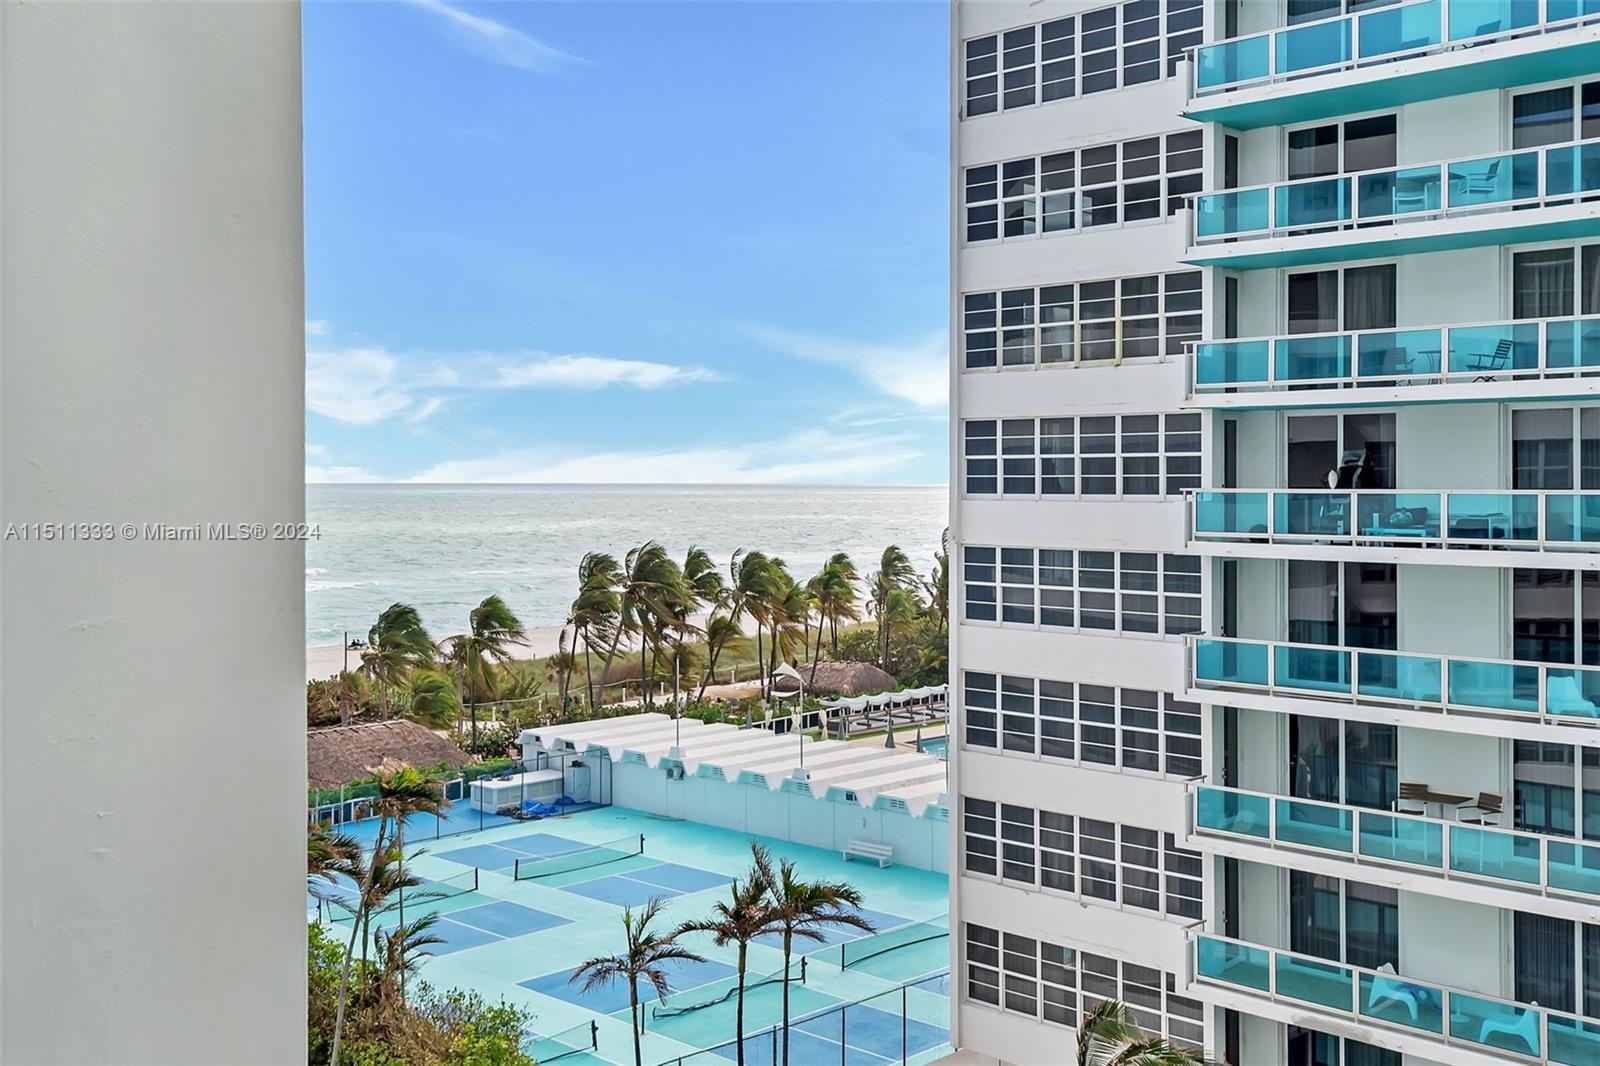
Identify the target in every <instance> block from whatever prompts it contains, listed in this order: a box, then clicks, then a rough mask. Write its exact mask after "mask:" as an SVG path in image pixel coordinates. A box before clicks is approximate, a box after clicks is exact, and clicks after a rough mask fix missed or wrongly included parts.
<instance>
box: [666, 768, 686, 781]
mask: <svg viewBox="0 0 1600 1066" xmlns="http://www.w3.org/2000/svg"><path fill="white" fill-rule="evenodd" d="M667 780H668V781H682V780H683V767H681V766H669V767H667Z"/></svg>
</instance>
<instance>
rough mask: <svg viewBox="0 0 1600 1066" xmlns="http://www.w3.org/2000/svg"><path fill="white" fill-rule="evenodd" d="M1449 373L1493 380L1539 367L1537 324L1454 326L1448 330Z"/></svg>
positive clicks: (1503, 323) (1504, 323) (1512, 323)
mask: <svg viewBox="0 0 1600 1066" xmlns="http://www.w3.org/2000/svg"><path fill="white" fill-rule="evenodd" d="M1449 368H1450V373H1452V374H1473V375H1479V376H1483V377H1492V376H1494V375H1495V374H1503V373H1508V372H1513V371H1518V370H1523V371H1526V370H1537V369H1538V368H1539V324H1538V323H1537V322H1501V323H1498V324H1496V325H1492V326H1455V327H1452V328H1451V330H1450V358H1449Z"/></svg>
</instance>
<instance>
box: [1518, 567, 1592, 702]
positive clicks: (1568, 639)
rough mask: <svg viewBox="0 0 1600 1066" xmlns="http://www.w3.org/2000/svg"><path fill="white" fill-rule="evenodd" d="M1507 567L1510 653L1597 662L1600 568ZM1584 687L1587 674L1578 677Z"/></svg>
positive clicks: (1543, 659)
mask: <svg viewBox="0 0 1600 1066" xmlns="http://www.w3.org/2000/svg"><path fill="white" fill-rule="evenodd" d="M1578 573H1579V574H1581V575H1582V576H1581V577H1579V576H1578V574H1575V573H1574V572H1573V571H1571V570H1534V569H1530V568H1524V567H1517V568H1516V569H1514V570H1512V571H1511V655H1512V658H1515V659H1521V660H1524V661H1526V662H1541V663H1574V664H1579V663H1581V664H1582V665H1585V666H1600V573H1596V572H1595V571H1593V570H1584V571H1579V572H1578ZM1578 683H1579V685H1580V686H1582V687H1583V688H1585V689H1587V688H1588V687H1589V683H1588V680H1587V678H1582V677H1580V678H1579V681H1578Z"/></svg>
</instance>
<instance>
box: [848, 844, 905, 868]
mask: <svg viewBox="0 0 1600 1066" xmlns="http://www.w3.org/2000/svg"><path fill="white" fill-rule="evenodd" d="M843 854H844V861H845V862H849V861H850V860H851V859H854V858H862V859H871V860H872V861H874V862H876V863H877V864H878V869H880V870H881V869H883V868H884V867H885V866H888V865H889V863H890V862H892V861H893V860H894V848H892V847H890V846H889V845H888V844H875V843H873V842H872V841H870V840H852V841H850V843H848V844H846V845H845V846H844V852H843Z"/></svg>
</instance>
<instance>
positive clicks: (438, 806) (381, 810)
mask: <svg viewBox="0 0 1600 1066" xmlns="http://www.w3.org/2000/svg"><path fill="white" fill-rule="evenodd" d="M373 778H374V781H375V783H376V784H377V788H378V794H377V796H376V797H374V799H373V801H372V806H373V808H374V809H375V810H376V811H377V812H378V832H377V835H376V837H374V838H373V844H372V854H373V856H374V861H372V862H369V863H367V868H366V871H365V875H364V876H363V877H362V879H361V891H360V892H359V893H358V894H357V896H356V913H355V918H354V920H353V921H352V922H351V928H350V942H349V943H348V944H347V945H345V949H344V967H343V969H342V970H341V972H340V974H339V1007H338V1012H337V1013H336V1014H335V1016H334V1022H333V1049H332V1051H331V1052H330V1053H329V1055H328V1063H329V1066H339V1045H340V1042H341V1040H342V1038H343V1036H344V1014H345V1006H346V1003H347V1001H348V999H349V995H350V966H351V963H352V962H353V961H354V959H355V953H356V938H357V937H359V936H360V935H361V932H362V929H363V928H364V924H365V920H366V917H367V914H368V911H370V909H371V907H372V905H373V903H374V901H375V900H376V895H375V893H374V891H373V884H374V879H375V877H376V875H377V872H378V868H379V866H380V863H379V862H378V861H376V857H377V856H380V855H382V854H383V853H384V847H385V844H386V843H387V839H386V838H387V837H388V833H389V827H390V825H391V824H393V825H395V826H396V827H397V828H396V832H397V833H398V831H399V829H398V827H400V826H403V825H404V823H405V819H406V816H407V815H411V814H432V815H434V816H435V817H438V816H440V815H441V814H442V813H443V811H444V797H443V794H442V791H441V790H440V788H439V786H438V785H437V784H436V783H435V782H434V780H433V778H432V777H431V776H430V775H428V774H427V773H424V772H423V771H421V770H418V769H416V768H415V767H412V766H409V765H407V764H406V763H403V762H400V761H399V760H395V759H385V760H384V761H383V763H382V764H381V765H379V766H376V767H374V768H373Z"/></svg>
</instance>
